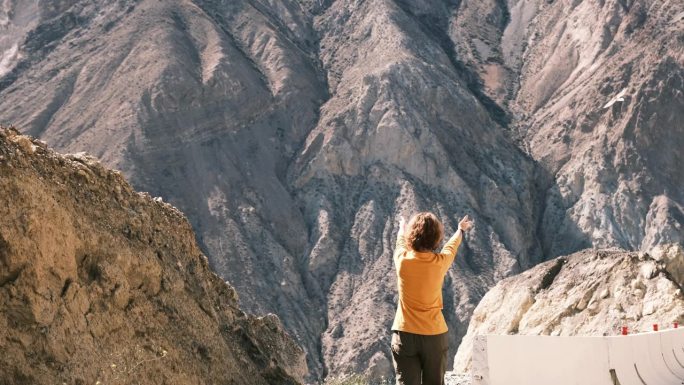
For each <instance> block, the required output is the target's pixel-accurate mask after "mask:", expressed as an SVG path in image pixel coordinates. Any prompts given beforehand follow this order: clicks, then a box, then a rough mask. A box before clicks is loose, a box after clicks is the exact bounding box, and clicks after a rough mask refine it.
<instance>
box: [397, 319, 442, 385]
mask: <svg viewBox="0 0 684 385" xmlns="http://www.w3.org/2000/svg"><path fill="white" fill-rule="evenodd" d="M448 352H449V339H448V337H447V333H443V334H437V335H434V336H425V335H421V334H413V333H407V332H400V331H392V362H393V363H394V372H395V373H396V375H397V385H420V384H423V385H444V372H446V366H447V354H448Z"/></svg>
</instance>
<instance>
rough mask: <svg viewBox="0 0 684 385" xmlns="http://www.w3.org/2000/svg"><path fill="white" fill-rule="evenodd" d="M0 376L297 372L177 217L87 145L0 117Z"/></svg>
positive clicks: (297, 376)
mask: <svg viewBox="0 0 684 385" xmlns="http://www.w3.org/2000/svg"><path fill="white" fill-rule="evenodd" d="M0 176H1V178H0V201H1V203H0V310H1V311H0V350H2V352H3V353H2V354H1V355H0V383H1V384H27V385H28V384H55V383H60V384H61V383H69V384H95V383H102V384H131V383H139V384H162V383H164V384H189V383H193V384H216V383H223V384H250V385H251V384H298V383H300V382H299V381H301V380H302V377H303V376H304V375H305V373H306V364H305V361H304V354H303V352H302V350H301V349H300V348H299V347H298V346H297V345H296V344H295V343H294V342H293V340H292V339H291V338H290V337H289V336H288V335H287V334H286V333H285V332H284V331H283V328H282V326H281V324H280V321H279V319H278V318H277V317H276V316H274V315H268V316H265V317H260V318H257V317H254V316H251V315H247V314H245V313H244V312H242V311H241V310H240V309H239V308H238V304H237V300H238V299H237V294H236V292H235V290H234V289H233V288H232V287H231V286H229V285H228V284H226V283H225V282H223V281H222V280H221V279H220V278H219V277H218V276H217V275H216V274H214V273H213V272H212V271H211V270H210V269H209V267H208V264H207V261H206V257H205V256H204V255H203V254H202V252H201V251H200V249H199V248H198V246H197V243H196V241H195V236H194V234H193V232H192V229H191V227H190V225H189V223H188V222H187V220H186V218H185V217H184V216H183V214H181V213H180V212H179V211H178V210H177V209H175V208H174V207H172V206H170V205H168V204H166V203H163V202H161V201H158V200H153V199H152V198H151V197H150V196H149V195H145V194H140V193H137V192H135V191H134V190H133V189H132V188H131V187H130V185H129V184H128V183H126V181H125V180H124V178H123V177H122V176H121V174H120V173H118V172H113V171H110V170H107V169H105V168H104V167H103V166H101V165H100V164H99V163H97V162H96V161H94V160H92V158H88V157H84V156H72V155H70V156H62V155H59V154H57V153H54V152H52V151H51V150H48V149H46V148H45V145H44V144H42V143H41V142H37V141H36V142H32V141H31V140H29V139H28V138H27V137H25V136H19V135H17V134H16V133H15V132H14V131H13V130H6V129H2V128H0Z"/></svg>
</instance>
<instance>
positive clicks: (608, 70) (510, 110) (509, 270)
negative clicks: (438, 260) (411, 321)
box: [0, 0, 684, 378]
mask: <svg viewBox="0 0 684 385" xmlns="http://www.w3.org/2000/svg"><path fill="white" fill-rule="evenodd" d="M3 5H4V7H5V10H4V11H5V12H4V14H3V15H0V29H1V30H2V31H3V33H4V34H3V38H2V39H3V40H2V41H0V49H2V50H3V51H2V52H4V53H2V55H3V56H2V59H0V60H2V63H7V64H6V67H7V68H6V69H5V70H3V71H4V72H5V74H4V75H2V74H0V76H2V77H1V78H0V121H4V122H12V123H14V124H16V125H18V126H21V127H24V128H25V131H26V132H27V133H29V134H31V135H34V136H37V137H40V138H42V139H43V140H45V141H47V142H48V143H50V144H51V145H53V146H55V147H56V148H58V149H60V150H62V151H67V152H79V151H88V152H89V153H91V154H93V155H95V156H96V157H97V158H99V159H101V160H102V161H103V162H104V163H105V164H106V165H108V166H110V167H115V168H117V169H120V170H122V172H123V174H124V175H126V177H127V178H129V179H130V180H131V181H132V183H133V185H134V186H135V187H136V188H138V189H141V190H146V191H150V192H151V193H152V194H154V195H160V196H162V197H164V199H165V200H167V201H169V202H171V203H172V204H174V205H175V206H178V207H179V208H181V209H182V210H183V212H185V213H187V214H188V217H189V219H190V221H191V223H192V225H193V227H194V228H195V230H196V232H197V237H198V241H199V243H200V246H201V247H202V248H203V250H204V251H205V252H206V254H207V255H208V257H209V259H210V262H211V265H212V267H213V268H214V269H215V270H216V271H217V272H218V273H219V274H220V275H221V276H222V277H223V278H224V279H227V280H229V281H230V282H231V283H232V284H233V285H235V287H236V288H237V290H238V292H239V293H240V298H241V300H240V301H241V305H242V306H243V307H244V308H246V310H248V311H250V312H255V313H268V312H273V313H276V314H278V315H279V316H280V317H281V318H282V319H283V323H284V325H285V327H286V329H288V330H289V331H290V332H292V333H293V335H294V336H295V337H296V338H297V340H298V341H299V342H300V343H301V344H302V346H303V347H304V348H305V350H306V352H307V363H308V366H309V373H310V375H311V377H312V378H319V377H322V376H325V375H326V374H328V373H331V374H342V373H348V372H367V374H371V375H377V376H379V375H381V374H385V375H386V374H388V372H389V371H390V355H389V331H388V328H389V327H390V325H391V320H392V316H393V312H394V309H395V305H396V294H395V285H396V283H395V278H394V273H393V271H392V265H391V261H390V255H391V251H392V250H391V249H392V245H393V244H394V235H395V232H396V225H397V223H396V222H395V218H396V217H397V215H399V214H404V215H409V214H410V213H412V212H414V211H416V210H432V211H434V212H436V213H437V214H438V215H439V216H440V217H441V218H443V219H444V221H445V224H446V227H447V230H448V231H453V230H454V229H455V227H456V223H457V219H458V218H459V217H460V216H462V215H464V214H466V213H467V214H470V215H471V216H472V217H474V219H475V222H476V223H477V226H476V228H475V230H474V231H473V232H472V234H470V235H469V238H468V239H467V240H466V242H465V243H464V245H463V246H462V248H461V251H460V254H459V258H458V261H457V263H456V265H455V267H454V268H453V269H452V270H450V271H449V273H448V277H447V279H446V283H445V290H444V303H445V309H444V311H445V313H446V318H447V323H448V325H449V327H450V330H451V331H452V334H451V340H452V346H454V347H455V346H456V345H457V344H458V342H459V341H460V338H461V337H462V336H463V335H464V334H465V332H466V328H467V324H468V321H469V319H470V315H471V314H472V311H473V309H474V307H475V304H476V303H477V302H478V301H479V299H480V298H481V297H482V295H483V294H484V293H485V292H486V291H487V290H488V289H489V288H490V287H491V286H492V285H493V284H494V283H495V282H497V281H498V280H500V279H502V278H505V277H508V276H510V275H513V274H516V273H519V272H521V271H523V270H525V269H527V268H530V267H532V266H534V265H535V264H537V263H539V262H542V261H544V260H547V259H549V258H552V257H555V256H558V255H564V254H567V253H570V252H573V251H576V250H579V249H581V248H584V247H588V246H601V247H608V246H619V247H622V248H626V249H634V250H637V249H640V250H648V249H650V248H651V247H654V246H657V245H661V244H665V243H682V242H684V238H683V237H684V236H683V235H682V229H681V226H682V222H684V220H682V218H684V214H683V211H682V205H683V204H684V203H683V202H684V197H683V196H682V194H683V192H682V189H681V188H679V185H681V182H682V181H683V180H684V178H683V174H682V172H683V171H682V168H681V167H678V164H681V163H682V160H683V159H682V152H681V151H678V150H677V149H678V148H679V147H681V145H682V144H683V142H684V127H683V126H682V124H681V122H682V121H684V119H682V118H684V117H682V111H684V108H682V103H684V98H682V92H683V90H684V85H683V82H682V79H683V77H684V69H683V65H682V62H683V57H682V54H683V53H682V52H683V51H684V50H683V49H682V45H683V44H684V38H683V37H682V23H683V21H682V20H683V18H684V17H683V16H682V15H684V14H683V13H682V12H684V9H682V8H683V7H682V5H681V2H677V1H669V2H667V1H647V0H630V1H622V0H585V1H576V0H573V1H570V0H558V1H553V2H549V1H542V0H532V1H515V0H511V1H499V0H463V1H451V0H415V1H404V0H368V1H355V0H335V1H331V0H320V1H319V0H303V1H292V0H285V1H271V0H267V1H257V0H236V1H227V2H226V1H218V0H216V1H214V0H193V1H189V0H169V1H157V0H141V1H133V0H121V1H117V2H104V1H100V2H92V1H83V0H69V1H67V0H63V1H54V2H27V1H13V0H9V1H5V2H4V3H3ZM22 15H23V16H22ZM26 15H31V17H29V16H26ZM36 15H37V16H36ZM15 45H16V47H17V48H16V52H17V53H16V54H15V53H12V52H11V51H8V49H10V48H12V47H14V46H15ZM623 89H626V91H625V92H624V93H623V95H622V96H620V97H618V96H619V94H620V93H621V91H622V90H623ZM612 99H615V100H614V102H613V103H612V105H610V106H607V107H606V108H604V105H607V104H609V101H611V100H612Z"/></svg>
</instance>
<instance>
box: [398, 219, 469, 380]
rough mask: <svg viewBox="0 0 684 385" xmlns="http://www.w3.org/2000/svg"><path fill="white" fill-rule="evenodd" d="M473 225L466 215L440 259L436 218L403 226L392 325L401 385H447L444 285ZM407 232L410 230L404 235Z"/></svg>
mask: <svg viewBox="0 0 684 385" xmlns="http://www.w3.org/2000/svg"><path fill="white" fill-rule="evenodd" d="M472 225H473V223H472V221H471V220H470V219H469V218H468V216H467V215H466V216H465V217H463V219H461V221H460V222H459V223H458V230H456V233H454V235H453V236H452V237H451V238H450V239H449V241H447V243H446V244H445V245H444V247H443V248H442V250H441V251H440V252H439V253H436V252H434V250H435V249H437V247H438V246H439V244H440V243H441V242H442V238H443V236H444V226H443V225H442V223H441V222H440V221H439V219H437V217H436V216H435V215H434V214H432V213H427V212H423V213H418V214H416V215H414V216H413V218H411V220H410V221H409V223H408V226H406V225H405V221H404V218H403V217H402V218H401V220H400V223H399V234H398V235H397V245H396V249H395V250H394V266H395V268H396V270H397V287H398V289H399V304H398V306H397V313H396V316H395V317H394V324H393V325H392V358H393V360H392V361H393V363H394V370H395V372H396V376H397V384H400V385H420V384H421V383H422V384H423V385H443V384H444V372H445V371H446V364H447V352H448V350H449V341H448V338H447V330H448V328H447V325H446V322H445V321H444V315H442V307H443V306H442V283H443V282H444V276H445V274H446V272H447V270H449V266H451V263H452V262H453V261H454V258H455V257H456V250H458V246H459V245H460V244H461V240H462V239H463V232H464V231H468V230H469V229H470V228H471V227H472ZM405 227H407V229H405Z"/></svg>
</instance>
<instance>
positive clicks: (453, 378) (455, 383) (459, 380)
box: [444, 372, 471, 385]
mask: <svg viewBox="0 0 684 385" xmlns="http://www.w3.org/2000/svg"><path fill="white" fill-rule="evenodd" d="M444 379H445V380H446V385H471V377H470V375H469V374H457V373H454V372H447V373H446V375H445V376H444Z"/></svg>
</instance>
